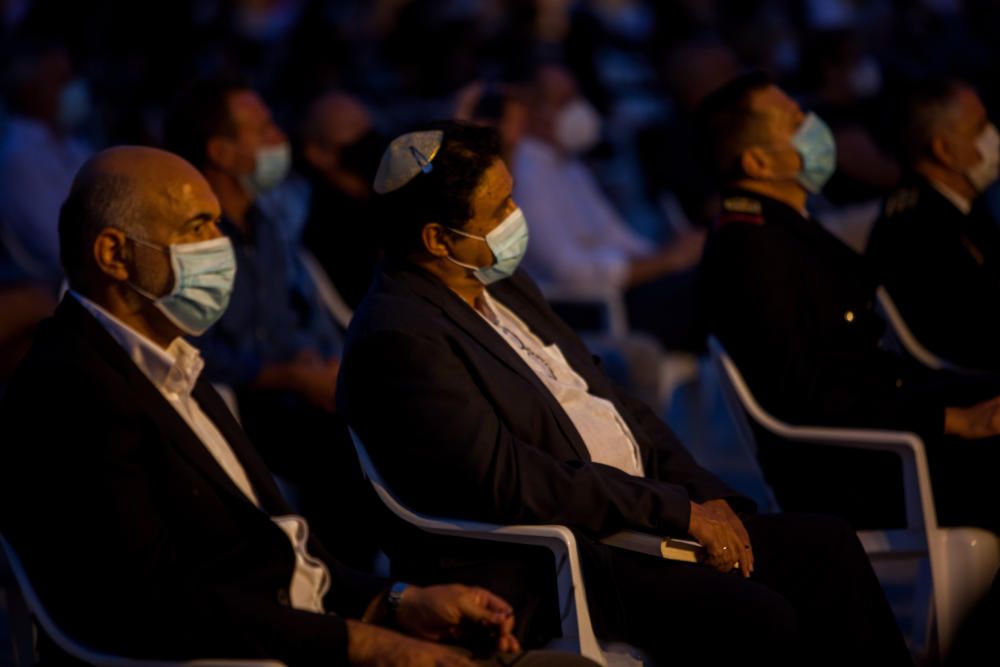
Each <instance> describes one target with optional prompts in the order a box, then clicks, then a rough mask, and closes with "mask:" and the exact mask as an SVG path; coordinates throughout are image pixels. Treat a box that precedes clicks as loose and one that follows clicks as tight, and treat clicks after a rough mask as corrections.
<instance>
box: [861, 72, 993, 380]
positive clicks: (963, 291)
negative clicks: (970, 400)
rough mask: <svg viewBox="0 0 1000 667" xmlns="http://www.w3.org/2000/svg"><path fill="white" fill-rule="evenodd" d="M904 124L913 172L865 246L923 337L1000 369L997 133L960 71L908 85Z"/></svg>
mask: <svg viewBox="0 0 1000 667" xmlns="http://www.w3.org/2000/svg"><path fill="white" fill-rule="evenodd" d="M901 125H902V128H901V129H902V132H901V135H902V142H901V143H902V148H903V150H904V155H905V156H906V158H907V167H908V170H909V173H908V176H907V178H906V181H905V183H904V184H903V185H902V186H901V187H900V188H899V189H898V190H896V191H895V192H893V193H892V194H891V195H890V196H889V197H888V198H887V199H886V201H885V206H884V208H883V210H882V216H881V217H880V218H879V220H878V222H876V223H875V228H874V230H873V231H872V235H871V239H870V240H869V243H868V249H867V256H868V257H869V258H870V259H871V261H872V263H873V264H874V268H875V270H876V274H877V276H878V278H879V280H880V281H881V282H882V284H883V285H884V286H885V287H886V289H887V290H888V291H889V294H890V295H891V296H892V298H893V301H894V302H895V304H896V306H897V307H898V308H899V311H900V314H901V315H902V316H903V319H904V320H905V321H906V323H907V325H908V326H909V327H910V329H911V330H912V331H913V334H914V335H915V336H916V338H917V340H919V341H920V342H921V343H922V344H923V345H925V346H926V347H928V348H929V349H930V350H931V351H932V352H934V353H935V354H937V355H939V356H941V357H943V358H945V359H947V360H949V361H951V362H952V363H956V364H959V365H961V366H964V367H967V368H975V369H989V370H991V371H1000V349H998V346H997V341H998V340H1000V229H998V228H997V221H996V220H995V219H993V217H992V216H991V215H990V213H989V211H988V210H987V207H986V206H985V205H984V202H983V201H982V198H981V197H980V195H981V194H982V193H983V192H985V191H986V189H987V188H989V187H990V186H991V185H992V184H993V183H995V182H996V180H997V177H998V175H1000V134H998V132H997V128H996V125H994V124H993V122H992V121H991V120H990V118H989V117H988V116H987V113H986V107H985V106H983V103H982V100H981V99H980V97H979V95H978V94H977V93H976V91H975V90H974V89H973V88H972V87H971V86H969V85H968V84H966V83H964V82H961V81H957V80H954V79H946V80H938V81H933V80H932V81H927V82H924V83H922V84H920V85H918V86H917V87H916V88H915V89H914V90H913V91H911V93H910V94H909V100H908V103H907V104H906V114H905V116H904V118H903V121H902V123H901Z"/></svg>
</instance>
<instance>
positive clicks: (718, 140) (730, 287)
mask: <svg viewBox="0 0 1000 667" xmlns="http://www.w3.org/2000/svg"><path fill="white" fill-rule="evenodd" d="M701 121H702V123H703V128H702V129H703V132H704V138H705V140H706V151H707V153H708V157H709V158H710V160H711V161H712V162H713V166H714V167H715V170H716V172H717V173H718V175H719V176H720V178H721V180H722V181H723V184H724V186H725V190H724V193H723V198H722V208H723V212H722V214H721V216H720V217H719V219H718V221H717V224H716V229H715V230H714V233H713V234H712V235H711V237H710V239H709V242H708V244H707V247H706V251H705V257H704V259H703V262H702V267H701V273H702V275H701V293H700V295H699V302H700V308H701V311H702V317H703V321H704V324H705V326H706V328H707V329H708V330H709V331H710V332H712V333H714V334H715V335H716V336H718V337H719V339H720V340H721V342H722V344H723V345H724V346H725V348H726V350H727V351H728V352H729V354H730V355H731V356H732V357H733V359H734V360H735V362H736V365H737V366H738V367H739V368H740V370H741V371H742V373H743V374H744V375H745V377H746V379H747V382H748V384H749V385H750V389H751V390H752V391H753V393H754V395H755V396H756V397H757V399H758V400H759V401H760V402H761V404H762V405H763V406H764V408H765V409H767V410H769V411H770V412H772V413H774V414H775V415H777V416H778V417H779V418H781V419H784V420H787V421H790V422H793V423H798V424H819V425H826V426H861V427H871V428H887V429H895V430H905V431H914V432H916V433H918V434H919V435H921V436H922V437H923V439H924V441H925V443H926V444H927V447H928V457H929V460H930V465H931V474H932V477H933V482H934V490H935V501H936V502H937V509H938V520H939V522H941V523H942V524H944V525H978V526H983V527H986V528H992V529H994V530H997V529H1000V512H997V511H996V504H995V503H994V502H992V501H991V500H990V498H989V494H988V493H986V489H988V488H990V487H991V486H992V484H993V482H992V479H993V471H994V470H995V469H996V464H998V463H1000V449H997V445H996V443H995V442H994V441H992V440H990V438H993V437H995V436H996V435H997V434H1000V400H998V399H995V398H992V397H995V396H996V395H997V394H998V393H1000V391H998V388H1000V385H998V383H997V382H996V381H995V380H992V379H985V380H983V381H976V382H972V381H968V380H966V379H963V378H960V377H954V376H951V375H949V374H935V373H931V372H929V371H928V370H927V369H925V368H923V367H921V366H918V365H917V364H915V363H911V362H909V361H907V360H905V359H902V358H899V357H897V356H895V355H893V354H891V353H890V352H889V351H887V350H883V349H882V346H881V342H880V341H881V338H882V334H883V331H884V324H883V322H882V320H881V318H880V317H879V316H878V315H877V313H876V312H875V311H874V301H875V288H876V283H875V281H874V279H873V277H872V274H871V271H870V268H869V266H868V265H867V263H866V262H865V261H864V258H863V257H861V256H860V255H858V254H857V253H855V252H854V251H852V250H851V249H849V248H848V247H847V246H846V245H844V244H843V243H841V242H840V241H839V240H838V239H837V238H835V237H834V236H833V235H831V234H830V233H828V232H827V231H826V230H825V229H824V228H823V227H822V226H821V225H820V224H819V223H818V222H817V221H816V220H814V219H812V218H811V217H810V216H809V214H808V212H807V210H806V199H807V195H808V194H809V192H818V191H819V190H820V189H821V188H822V186H823V184H824V183H825V181H826V179H827V178H829V175H830V174H831V173H832V169H833V166H834V164H835V160H834V153H835V146H834V144H833V139H832V135H831V134H830V133H829V131H828V130H827V129H826V128H825V126H824V125H823V123H822V121H821V120H819V119H818V118H817V117H816V116H815V115H813V114H808V115H807V114H804V113H803V112H802V110H801V109H800V108H799V106H798V104H797V103H796V102H795V101H794V100H792V99H791V98H790V97H788V96H787V95H786V94H785V93H784V92H783V91H782V90H781V89H779V88H778V87H777V86H775V85H773V84H772V83H771V82H770V81H769V80H768V79H767V78H766V77H764V76H762V75H757V74H749V75H745V76H743V77H741V78H739V79H736V80H734V81H733V82H731V83H730V84H728V85H727V86H725V87H724V88H722V89H720V90H719V91H717V92H716V93H715V94H713V95H712V96H710V97H709V98H708V99H707V100H706V102H705V103H704V105H703V107H702V109H701ZM986 398H990V399H991V400H988V401H985V402H980V401H983V399H986ZM945 436H947V441H946V438H945ZM760 455H761V462H762V466H763V468H764V471H765V474H766V475H767V476H768V478H769V480H770V481H771V483H772V486H774V487H775V492H776V494H777V496H778V499H779V502H781V503H782V505H783V506H785V507H790V508H797V509H805V508H808V509H811V510H820V509H821V510H824V511H835V512H838V513H840V514H842V515H845V516H847V517H849V518H850V519H851V520H852V521H853V522H855V524H856V525H857V526H858V527H866V526H867V527H871V526H872V525H875V526H881V527H888V526H890V525H892V524H893V523H896V522H898V521H899V520H900V519H901V517H902V507H901V502H902V492H901V490H900V487H899V485H900V484H901V482H900V478H899V472H898V470H899V466H898V461H897V460H896V458H895V457H894V456H884V455H879V454H872V453H861V454H854V453H849V452H846V453H845V452H844V450H838V451H825V450H824V449H823V448H818V447H817V448H812V447H810V448H805V447H801V446H787V445H784V444H781V443H775V442H771V441H768V440H764V441H762V443H761V452H760Z"/></svg>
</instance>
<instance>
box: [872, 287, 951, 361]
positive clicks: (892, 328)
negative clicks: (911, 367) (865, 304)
mask: <svg viewBox="0 0 1000 667" xmlns="http://www.w3.org/2000/svg"><path fill="white" fill-rule="evenodd" d="M875 297H876V299H877V300H878V310H879V311H880V313H881V314H882V317H883V319H885V320H886V322H887V323H888V325H889V326H888V327H886V334H887V340H886V341H885V342H886V343H888V347H889V348H890V349H892V350H894V351H895V352H902V353H904V354H907V355H909V356H911V357H913V358H914V359H916V360H917V361H918V362H920V363H921V364H923V365H924V366H926V367H927V368H930V369H932V370H936V371H938V370H956V371H960V370H962V369H960V368H958V367H957V366H956V365H954V364H952V363H950V362H948V361H945V360H944V359H942V358H941V357H939V356H937V355H936V354H934V353H933V352H931V351H930V350H928V349H927V348H926V347H924V346H923V344H922V343H921V342H920V341H919V340H917V337H916V336H915V335H913V331H911V330H910V327H909V326H907V324H906V320H904V319H903V316H902V315H901V314H900V312H899V309H898V308H897V307H896V304H895V302H894V301H893V300H892V297H891V296H889V291H888V290H887V289H886V288H885V287H884V286H882V285H879V287H878V289H877V290H875Z"/></svg>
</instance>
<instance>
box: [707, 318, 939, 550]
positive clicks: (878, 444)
mask: <svg viewBox="0 0 1000 667" xmlns="http://www.w3.org/2000/svg"><path fill="white" fill-rule="evenodd" d="M708 345H709V351H710V353H711V355H712V360H713V362H714V363H715V365H716V367H717V369H718V374H719V382H720V384H721V385H722V388H723V392H724V393H726V394H727V397H728V398H727V405H728V407H729V409H730V411H731V412H732V413H734V414H733V418H734V419H736V420H737V421H739V420H742V423H743V425H744V427H745V428H742V429H741V436H742V437H747V438H751V439H752V438H754V434H753V429H752V428H751V425H750V422H749V420H748V417H749V419H752V420H753V422H755V423H756V424H758V425H759V426H761V427H762V428H763V429H764V430H766V431H768V432H769V433H771V434H773V435H775V436H777V437H779V438H782V439H784V440H787V441H790V442H802V443H812V444H825V445H839V446H848V447H852V448H861V449H872V450H880V451H890V452H894V453H896V454H898V455H899V456H900V457H901V458H902V459H903V490H904V493H905V496H906V498H905V505H906V522H907V526H908V527H909V528H910V530H915V531H920V532H923V533H925V534H930V533H931V532H932V531H934V530H936V529H937V515H936V513H935V510H934V498H933V494H932V492H931V484H930V473H929V471H928V468H927V457H926V454H925V452H924V446H923V442H922V441H921V440H920V438H919V437H918V436H916V435H915V434H913V433H906V432H901V431H883V430H874V429H858V428H839V427H837V428H832V427H823V426H792V425H790V424H787V423H785V422H783V421H781V420H780V419H778V418H776V417H774V416H773V415H771V414H770V413H769V412H767V411H766V410H765V409H764V408H763V407H762V406H761V405H760V403H758V402H757V399H756V398H754V395H753V394H752V393H751V391H750V388H749V386H748V385H747V383H746V381H745V380H744V379H743V375H742V374H741V373H740V371H739V369H738V368H737V367H736V364H735V363H734V362H733V360H732V359H731V358H730V356H729V355H728V354H727V353H726V351H725V348H723V347H722V343H720V342H719V340H718V339H717V338H715V337H714V336H712V337H710V338H709V341H708Z"/></svg>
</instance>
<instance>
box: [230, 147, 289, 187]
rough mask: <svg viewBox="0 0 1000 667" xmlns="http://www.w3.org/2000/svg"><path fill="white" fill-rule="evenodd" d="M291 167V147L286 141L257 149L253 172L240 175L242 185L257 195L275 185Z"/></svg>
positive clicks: (286, 174) (283, 178)
mask: <svg viewBox="0 0 1000 667" xmlns="http://www.w3.org/2000/svg"><path fill="white" fill-rule="evenodd" d="M291 168H292V147H291V146H290V145H289V144H288V142H287V141H286V142H283V143H280V144H277V145H275V146H261V147H260V148H258V149H257V155H256V162H255V163H254V170H253V173H251V174H247V175H246V176H243V177H242V181H243V187H245V188H246V189H247V190H249V191H250V192H252V193H253V194H257V195H259V194H260V193H262V192H266V191H267V190H270V189H272V188H274V187H275V186H277V185H278V184H279V183H281V182H282V181H283V180H285V177H286V176H288V172H289V171H290V170H291Z"/></svg>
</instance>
